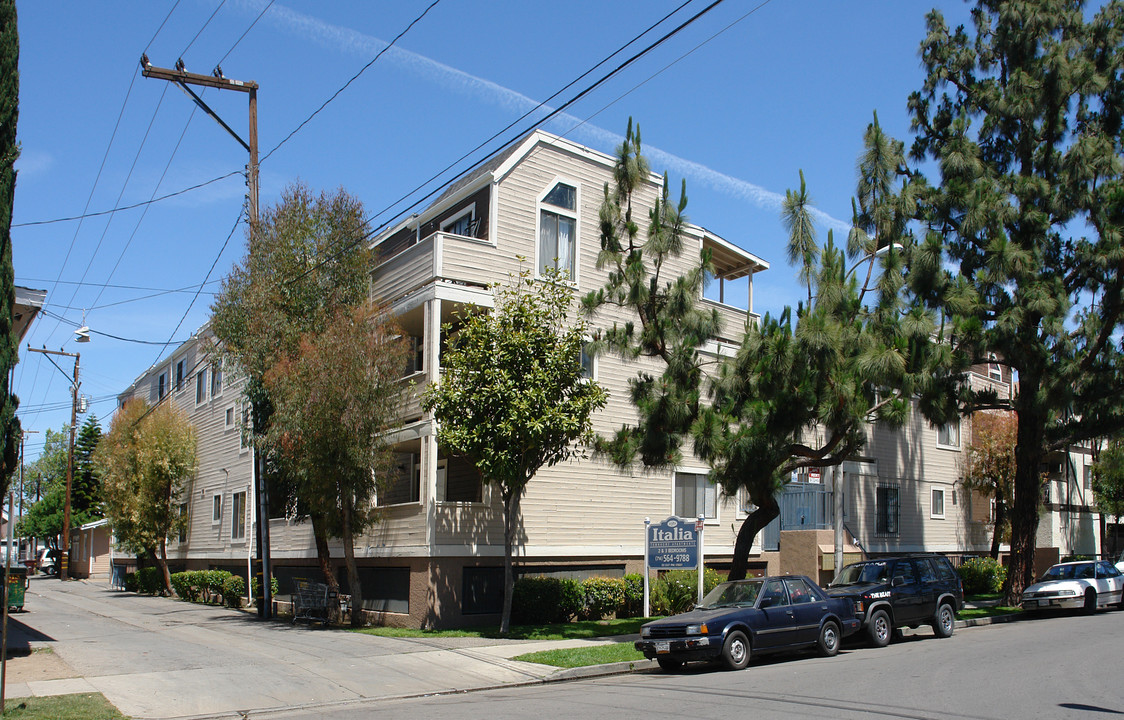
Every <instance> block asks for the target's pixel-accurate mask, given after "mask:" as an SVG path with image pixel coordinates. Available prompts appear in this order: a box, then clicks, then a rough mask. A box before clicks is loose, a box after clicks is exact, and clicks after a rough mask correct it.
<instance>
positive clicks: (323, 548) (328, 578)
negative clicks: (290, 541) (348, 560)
mask: <svg viewBox="0 0 1124 720" xmlns="http://www.w3.org/2000/svg"><path fill="white" fill-rule="evenodd" d="M309 518H310V519H311V520H312V537H313V538H314V539H315V540H316V559H317V560H318V561H319V562H320V574H322V575H323V576H324V582H325V583H327V584H328V587H330V588H332V589H333V590H339V589H340V583H339V580H337V579H336V575H335V573H333V572H332V553H331V551H330V550H329V549H328V530H327V528H326V525H327V523H326V522H325V521H324V516H323V515H310V516H309Z"/></svg>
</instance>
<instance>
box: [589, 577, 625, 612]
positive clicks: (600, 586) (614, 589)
mask: <svg viewBox="0 0 1124 720" xmlns="http://www.w3.org/2000/svg"><path fill="white" fill-rule="evenodd" d="M582 595H583V596H584V600H585V602H584V603H583V607H582V612H581V616H582V617H583V618H585V619H586V620H600V619H601V618H603V617H608V616H610V615H615V614H616V612H617V609H618V608H620V607H621V605H623V604H624V580H623V579H622V578H607V577H591V578H586V579H585V580H584V581H583V582H582Z"/></svg>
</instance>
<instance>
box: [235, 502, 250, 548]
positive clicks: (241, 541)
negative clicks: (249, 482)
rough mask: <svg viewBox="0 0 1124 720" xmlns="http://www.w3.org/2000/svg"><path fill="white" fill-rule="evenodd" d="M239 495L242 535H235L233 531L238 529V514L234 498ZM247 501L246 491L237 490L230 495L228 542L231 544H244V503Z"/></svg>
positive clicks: (245, 524) (245, 523)
mask: <svg viewBox="0 0 1124 720" xmlns="http://www.w3.org/2000/svg"><path fill="white" fill-rule="evenodd" d="M239 495H241V496H242V534H241V535H240V536H238V535H235V534H234V531H235V530H237V529H238V513H236V512H235V510H236V509H237V503H236V502H235V498H237V497H238V496H239ZM248 500H249V493H248V492H247V491H246V490H237V491H234V492H231V493H230V542H231V544H236V543H237V544H244V543H245V542H246V526H247V522H246V503H247V501H248Z"/></svg>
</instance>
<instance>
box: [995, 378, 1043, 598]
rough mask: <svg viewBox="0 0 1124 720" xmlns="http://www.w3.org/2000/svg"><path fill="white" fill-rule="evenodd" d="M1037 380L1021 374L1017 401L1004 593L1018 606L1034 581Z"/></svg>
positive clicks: (1038, 493)
mask: <svg viewBox="0 0 1124 720" xmlns="http://www.w3.org/2000/svg"><path fill="white" fill-rule="evenodd" d="M1038 387H1039V383H1038V382H1036V381H1035V380H1032V379H1031V378H1029V377H1028V378H1024V381H1023V383H1022V387H1021V390H1020V395H1019V396H1020V398H1022V399H1023V401H1022V402H1019V403H1018V405H1019V407H1018V408H1017V409H1018V422H1019V424H1018V429H1017V435H1016V437H1017V441H1016V444H1015V502H1014V506H1013V507H1012V508H1011V563H1010V566H1009V567H1008V569H1007V582H1006V586H1005V587H1004V589H1003V595H1004V598H1005V602H1006V603H1007V605H1010V606H1012V607H1015V606H1018V604H1019V601H1020V600H1021V599H1022V594H1023V590H1024V589H1025V588H1026V586H1027V585H1030V584H1031V583H1032V582H1034V549H1035V540H1036V536H1037V534H1038V507H1039V504H1040V503H1041V501H1042V482H1041V476H1040V474H1039V471H1038V467H1039V464H1040V462H1041V460H1042V447H1043V441H1044V438H1045V418H1044V417H1043V416H1042V415H1041V414H1040V413H1038V412H1035V409H1034V408H1033V406H1032V403H1033V398H1034V397H1035V396H1036V395H1037V392H1038Z"/></svg>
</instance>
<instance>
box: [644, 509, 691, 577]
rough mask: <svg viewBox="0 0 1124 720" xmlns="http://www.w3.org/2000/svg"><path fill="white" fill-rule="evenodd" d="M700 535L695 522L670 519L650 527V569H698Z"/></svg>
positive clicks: (686, 519)
mask: <svg viewBox="0 0 1124 720" xmlns="http://www.w3.org/2000/svg"><path fill="white" fill-rule="evenodd" d="M698 564H699V533H698V532H696V530H695V521H694V520H691V519H689V518H677V517H669V518H668V519H667V520H664V521H663V522H662V523H659V524H658V525H649V526H648V567H649V568H651V569H652V570H681V569H689V568H694V567H698Z"/></svg>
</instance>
